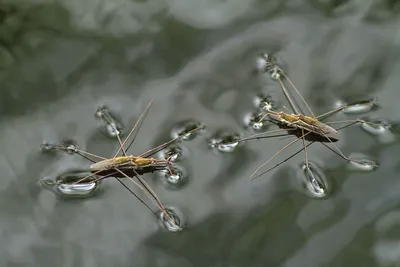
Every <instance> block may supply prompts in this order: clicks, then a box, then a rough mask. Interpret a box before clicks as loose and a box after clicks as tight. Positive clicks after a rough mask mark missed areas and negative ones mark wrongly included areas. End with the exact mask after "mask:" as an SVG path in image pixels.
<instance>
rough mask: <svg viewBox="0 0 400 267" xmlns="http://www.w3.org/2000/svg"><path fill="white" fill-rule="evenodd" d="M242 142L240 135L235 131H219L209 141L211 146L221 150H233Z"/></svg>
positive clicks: (226, 151)
mask: <svg viewBox="0 0 400 267" xmlns="http://www.w3.org/2000/svg"><path fill="white" fill-rule="evenodd" d="M239 143H240V136H239V135H238V134H235V133H229V132H218V133H217V134H215V135H214V137H212V138H211V139H210V141H209V143H208V145H209V146H210V147H211V148H216V149H218V150H219V151H220V152H224V153H229V152H233V151H234V150H235V149H236V148H237V147H238V145H239Z"/></svg>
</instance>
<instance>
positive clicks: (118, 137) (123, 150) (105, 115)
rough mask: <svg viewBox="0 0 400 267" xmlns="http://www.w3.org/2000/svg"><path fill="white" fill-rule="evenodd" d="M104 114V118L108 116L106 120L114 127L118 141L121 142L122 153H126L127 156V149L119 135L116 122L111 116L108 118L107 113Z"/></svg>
mask: <svg viewBox="0 0 400 267" xmlns="http://www.w3.org/2000/svg"><path fill="white" fill-rule="evenodd" d="M103 116H104V118H106V120H107V121H108V123H109V124H110V126H111V127H112V128H113V130H114V131H115V133H116V134H117V139H118V143H119V146H120V149H122V153H123V154H124V156H126V151H125V149H124V147H123V145H122V141H121V137H120V136H119V131H118V129H117V127H115V125H114V123H112V122H111V120H110V118H108V116H107V114H106V113H104V112H103ZM114 158H115V157H114Z"/></svg>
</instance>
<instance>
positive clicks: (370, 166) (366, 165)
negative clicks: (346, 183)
mask: <svg viewBox="0 0 400 267" xmlns="http://www.w3.org/2000/svg"><path fill="white" fill-rule="evenodd" d="M348 158H349V159H351V160H354V161H349V169H350V170H354V171H362V172H370V171H374V170H376V169H377V168H378V164H377V163H376V162H375V161H373V160H372V159H369V158H368V156H366V155H363V154H360V153H357V154H356V153H354V154H352V155H350V156H349V157H348Z"/></svg>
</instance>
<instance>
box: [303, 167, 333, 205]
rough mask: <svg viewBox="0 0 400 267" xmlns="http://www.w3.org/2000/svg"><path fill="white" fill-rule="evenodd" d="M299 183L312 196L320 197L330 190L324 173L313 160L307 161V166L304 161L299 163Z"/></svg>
mask: <svg viewBox="0 0 400 267" xmlns="http://www.w3.org/2000/svg"><path fill="white" fill-rule="evenodd" d="M300 183H301V188H302V189H303V190H305V191H306V193H307V194H308V195H310V196H312V197H317V198H322V197H325V196H326V195H328V193H329V191H330V185H329V182H328V180H327V177H326V175H325V173H324V172H323V171H322V170H321V169H320V168H319V167H318V166H317V165H316V164H315V163H314V162H309V164H308V168H307V165H306V164H305V163H303V164H302V165H301V172H300Z"/></svg>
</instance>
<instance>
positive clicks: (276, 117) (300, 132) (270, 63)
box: [240, 53, 377, 180]
mask: <svg viewBox="0 0 400 267" xmlns="http://www.w3.org/2000/svg"><path fill="white" fill-rule="evenodd" d="M261 60H262V61H263V64H262V65H261V64H260V62H259V66H258V67H259V68H260V67H262V69H263V71H264V72H268V73H270V74H271V77H272V78H273V79H274V80H277V81H278V82H279V84H280V87H281V90H282V93H283V94H284V96H285V98H286V99H287V101H288V102H289V105H290V107H291V109H292V113H286V112H283V111H280V112H276V111H274V110H273V109H272V107H271V105H264V106H267V107H268V108H267V109H266V110H265V111H264V115H263V116H262V117H261V118H260V121H262V120H263V119H265V118H268V119H269V120H271V121H272V122H274V123H276V124H277V125H278V126H279V127H280V128H281V129H279V130H272V131H267V132H263V133H258V134H255V135H253V136H250V137H247V138H243V139H241V140H240V142H244V141H248V140H254V139H264V138H271V137H277V136H290V135H291V136H293V135H294V136H295V137H296V139H295V140H293V141H291V142H289V143H288V144H287V145H285V146H284V147H283V148H282V149H280V150H279V151H278V152H276V153H275V154H274V155H273V156H272V157H270V158H269V159H268V160H267V161H266V162H265V163H263V164H262V165H260V166H259V167H258V168H257V169H256V170H255V171H254V172H253V173H252V174H251V176H250V177H252V179H255V178H257V177H260V176H262V175H263V174H265V173H267V172H269V171H271V170H272V169H274V168H275V167H277V166H279V165H280V164H282V163H283V162H286V161H287V160H288V159H290V158H292V157H294V156H295V155H297V154H298V153H300V152H301V151H303V150H304V154H305V165H304V168H305V170H306V171H307V172H308V173H309V175H310V176H311V177H313V174H312V171H311V169H310V163H309V160H308V153H307V148H308V147H309V146H310V145H311V144H313V143H314V142H320V143H322V144H323V145H324V146H326V147H327V148H328V149H330V150H331V151H333V152H334V153H335V154H337V155H339V156H340V157H342V158H343V159H345V160H347V161H349V162H353V163H356V164H359V165H368V166H370V167H373V168H376V167H377V165H376V164H375V163H374V162H372V161H364V160H356V159H351V158H349V157H346V156H345V155H344V154H343V153H342V152H341V150H340V149H339V148H338V147H337V146H336V145H335V144H334V143H335V142H337V141H338V140H339V137H338V131H339V130H341V129H343V128H346V127H349V126H351V125H353V124H355V123H363V124H370V123H368V122H366V121H364V120H359V119H357V120H345V121H333V122H322V121H323V120H324V119H326V118H328V117H329V116H331V115H333V114H334V113H336V112H339V111H341V110H345V111H346V110H353V109H357V110H358V109H360V104H359V103H357V104H350V105H342V106H340V107H337V108H335V109H333V110H331V111H328V112H326V113H324V114H322V115H319V116H315V114H314V112H313V111H312V110H311V108H310V107H309V105H308V104H307V102H306V101H305V99H304V98H303V97H302V96H301V94H300V92H299V91H298V90H297V88H296V87H295V86H294V84H293V82H292V81H291V80H290V79H289V78H288V76H287V75H286V74H285V73H284V72H283V70H282V69H281V68H280V67H279V66H278V64H277V61H276V59H275V58H274V57H272V56H270V55H269V54H266V53H264V54H262V56H261ZM285 82H287V83H289V84H290V85H291V87H292V90H293V91H294V93H296V94H297V95H298V97H299V98H300V100H301V102H302V103H303V104H304V105H305V107H306V109H307V110H308V111H309V112H310V113H311V114H310V115H304V112H302V110H301V107H300V106H299V105H296V103H295V101H294V100H293V99H292V93H293V92H290V91H289V90H288V87H287V86H286V83H285ZM362 105H363V106H368V107H370V108H365V107H364V109H366V110H367V111H369V110H371V109H373V107H375V106H376V105H377V104H376V102H375V101H373V100H370V101H366V102H363V103H362ZM341 123H342V124H343V123H347V125H345V126H342V127H340V128H337V129H335V128H333V126H332V125H333V124H341ZM283 131H286V132H287V133H286V134H276V133H280V132H283ZM272 133H275V134H276V135H267V136H265V135H266V134H272ZM299 140H302V142H303V148H302V149H301V150H299V151H297V152H296V153H295V154H293V155H292V156H290V157H289V158H287V159H285V160H284V161H283V162H280V163H279V164H277V165H275V166H274V167H272V168H270V169H268V170H266V171H264V172H262V173H261V174H259V175H257V176H255V174H256V173H257V172H258V171H259V170H260V169H261V168H262V167H264V166H265V165H267V164H268V163H269V162H270V161H271V160H272V159H273V158H275V157H276V156H277V155H279V154H280V153H281V152H282V151H283V150H285V149H287V148H288V147H290V146H291V145H293V144H294V143H296V142H297V141H299ZM306 141H309V143H308V144H306ZM326 143H328V144H330V145H332V146H334V148H331V147H330V146H328V144H326ZM312 180H315V179H312Z"/></svg>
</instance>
